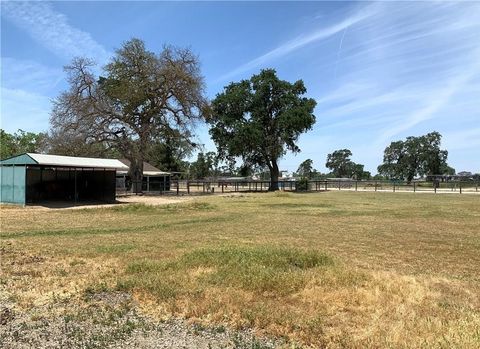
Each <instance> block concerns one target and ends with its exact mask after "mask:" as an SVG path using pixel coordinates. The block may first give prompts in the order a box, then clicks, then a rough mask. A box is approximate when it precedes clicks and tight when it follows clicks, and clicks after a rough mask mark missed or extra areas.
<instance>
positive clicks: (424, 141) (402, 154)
mask: <svg viewBox="0 0 480 349" xmlns="http://www.w3.org/2000/svg"><path fill="white" fill-rule="evenodd" d="M441 139H442V136H441V134H440V133H438V132H431V133H428V134H426V135H423V136H419V137H413V136H412V137H407V139H406V140H405V141H395V142H392V143H391V144H390V145H389V146H388V147H386V148H385V151H384V154H383V164H382V165H380V166H378V172H379V173H380V174H381V175H383V176H385V177H387V178H390V179H392V178H395V179H402V180H407V182H411V181H412V180H413V178H415V176H424V175H439V174H451V173H452V172H454V171H455V170H454V169H452V168H451V167H449V166H448V165H447V157H448V152H447V151H446V150H441V149H440V142H441Z"/></svg>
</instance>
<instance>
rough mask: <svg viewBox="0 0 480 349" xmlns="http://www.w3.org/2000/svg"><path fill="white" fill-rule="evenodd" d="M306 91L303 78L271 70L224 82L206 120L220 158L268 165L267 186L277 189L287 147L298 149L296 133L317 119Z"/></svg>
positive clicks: (298, 133)
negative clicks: (283, 77) (293, 79)
mask: <svg viewBox="0 0 480 349" xmlns="http://www.w3.org/2000/svg"><path fill="white" fill-rule="evenodd" d="M306 92H307V90H306V88H305V85H304V83H303V81H302V80H298V81H296V82H294V83H290V82H288V81H284V80H280V79H279V78H278V77H277V74H276V72H275V70H273V69H266V70H262V71H261V72H260V74H257V75H253V76H252V77H251V78H250V79H249V80H242V81H240V82H235V83H231V84H230V85H228V86H226V87H225V88H224V90H223V92H221V93H219V94H218V95H217V96H216V98H215V99H214V100H213V102H212V110H211V115H210V117H209V118H208V119H207V121H208V122H209V123H210V125H211V128H210V135H211V136H212V139H213V141H214V142H215V144H216V146H217V148H218V155H219V157H220V158H222V159H224V160H227V161H235V159H238V158H240V159H242V160H243V163H244V164H245V165H247V166H252V165H258V166H261V167H262V166H265V167H268V169H269V171H270V188H269V190H278V177H279V172H280V171H279V167H278V162H279V160H280V159H281V158H282V156H283V155H284V154H286V152H287V151H288V150H289V151H292V152H294V153H297V152H299V151H300V148H299V147H298V145H297V141H298V138H299V136H300V135H301V134H302V133H304V132H306V131H308V130H310V129H311V128H312V126H313V124H314V123H315V115H313V110H314V108H315V105H316V102H315V100H314V99H312V98H306V97H304V95H305V93H306Z"/></svg>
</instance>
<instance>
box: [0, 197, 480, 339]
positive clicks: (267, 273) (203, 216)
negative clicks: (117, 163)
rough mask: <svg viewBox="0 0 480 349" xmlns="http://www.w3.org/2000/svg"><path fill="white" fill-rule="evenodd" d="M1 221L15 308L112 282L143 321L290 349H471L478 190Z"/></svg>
mask: <svg viewBox="0 0 480 349" xmlns="http://www.w3.org/2000/svg"><path fill="white" fill-rule="evenodd" d="M1 218H2V222H1V223H2V226H1V235H0V236H1V239H2V240H1V263H2V266H1V267H2V268H1V280H0V281H1V282H0V284H1V286H2V289H3V290H4V292H5V293H7V294H8V296H9V299H11V300H12V301H13V302H15V306H16V307H17V308H18V309H25V310H27V309H32V308H35V307H42V306H45V305H48V304H54V305H55V307H58V309H62V310H59V311H64V309H70V308H71V307H73V306H74V305H75V307H79V308H81V307H82V306H83V304H84V303H85V302H86V300H85V298H86V297H85V295H92V294H95V293H98V292H107V293H108V292H119V291H121V292H125V293H128V294H131V295H133V297H134V299H135V300H136V301H137V302H138V304H139V307H140V310H141V312H142V313H144V314H148V315H149V316H152V317H153V318H160V319H165V318H168V317H172V316H173V317H179V318H187V319H190V320H191V321H193V322H195V323H197V324H199V325H202V326H226V327H227V328H253V329H254V330H255V332H256V333H257V334H258V335H265V336H273V337H282V338H284V339H285V340H286V341H287V343H289V344H288V347H291V346H292V345H296V346H305V347H309V346H311V347H329V348H383V347H391V348H454V347H457V348H478V347H480V197H478V196H468V195H464V196H460V195H437V196H434V195H433V194H432V195H430V194H423V195H415V194H399V193H396V194H393V193H360V192H358V193H353V192H326V193H315V194H295V193H288V194H287V193H269V194H245V195H232V196H210V197H203V198H197V199H195V200H194V201H190V202H185V203H181V204H172V205H166V206H146V205H138V204H137V205H136V204H132V205H125V206H120V205H119V206H116V207H113V208H100V209H80V210H35V209H28V208H27V209H19V208H7V207H2V210H1ZM59 304H60V305H61V306H59ZM39 309H40V308H39ZM72 309H73V308H72ZM75 309H76V308H75ZM39 316H41V314H39Z"/></svg>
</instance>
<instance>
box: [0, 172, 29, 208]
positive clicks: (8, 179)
mask: <svg viewBox="0 0 480 349" xmlns="http://www.w3.org/2000/svg"><path fill="white" fill-rule="evenodd" d="M25 176H26V168H25V166H0V202H4V203H11V204H21V205H25V197H26V192H25V191H26V185H25Z"/></svg>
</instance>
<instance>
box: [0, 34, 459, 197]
mask: <svg viewBox="0 0 480 349" xmlns="http://www.w3.org/2000/svg"><path fill="white" fill-rule="evenodd" d="M94 66H95V65H94V63H93V61H91V60H90V59H88V58H75V59H74V60H73V61H72V63H71V64H70V65H68V66H66V67H65V72H66V75H67V80H68V83H69V88H68V89H67V90H66V91H64V92H63V93H61V94H60V95H59V96H58V97H57V98H56V99H55V100H54V102H53V108H52V112H51V118H50V130H49V131H48V133H39V134H35V133H31V132H25V131H23V130H18V132H16V133H14V134H8V133H7V132H5V131H3V130H1V135H0V136H1V154H0V155H1V158H2V159H3V158H6V157H9V156H12V155H16V154H19V153H24V152H44V153H51V154H58V155H71V156H90V157H115V158H127V159H128V160H130V162H131V167H130V176H131V178H132V179H133V180H134V182H135V183H141V179H142V176H143V162H144V161H147V162H150V163H151V164H152V165H154V166H157V167H159V168H161V169H162V170H166V171H170V172H173V173H175V174H176V175H178V176H179V177H180V178H192V179H193V178H198V179H200V178H202V179H203V178H209V177H228V176H242V177H249V176H256V177H257V178H261V179H265V180H267V179H268V180H269V181H270V190H276V189H278V180H279V177H280V176H281V171H280V168H279V161H280V159H281V158H282V157H283V156H284V155H285V154H286V153H287V152H288V151H289V152H292V153H299V152H300V151H301V149H300V148H299V146H298V138H299V137H300V135H301V134H302V133H304V132H307V131H309V130H311V129H312V127H313V125H314V124H315V121H316V117H315V115H314V114H313V111H314V108H315V106H316V101H315V100H314V99H312V98H308V97H307V96H306V93H307V89H306V87H305V85H304V83H303V81H302V80H298V81H295V82H288V81H285V80H281V79H279V78H278V76H277V73H276V71H275V70H274V69H264V70H261V71H260V73H259V74H255V75H253V76H252V77H251V78H250V79H245V80H241V81H239V82H232V83H230V84H229V85H227V86H225V87H224V88H223V90H222V91H220V92H219V93H218V94H217V95H216V97H215V98H214V99H213V100H212V101H208V100H207V98H206V96H205V87H204V78H203V76H202V75H201V72H200V63H199V59H198V57H197V56H196V55H195V54H194V53H193V52H192V51H191V50H189V49H185V48H179V47H174V46H165V47H164V48H163V49H162V50H161V51H160V52H158V53H155V52H151V51H149V50H148V49H147V48H146V47H145V44H144V42H143V41H142V40H139V39H131V40H129V41H127V42H125V43H123V45H122V46H121V47H120V48H119V49H118V50H116V52H115V55H114V56H113V57H112V58H111V60H110V62H108V64H107V65H106V66H105V67H103V69H102V70H101V73H100V74H99V75H96V74H94V69H93V68H94ZM199 121H203V122H206V123H207V125H209V127H210V130H209V133H210V136H211V138H212V140H213V142H214V143H215V145H216V147H217V151H216V152H205V151H203V149H202V147H201V146H200V145H199V144H198V142H195V134H194V130H195V126H196V124H197V122H199ZM440 141H441V135H440V134H439V133H438V132H431V133H429V134H426V135H424V136H420V137H407V139H406V140H400V141H395V142H392V143H391V144H390V145H389V146H388V147H387V148H386V149H385V151H384V157H383V163H382V164H381V165H380V166H379V167H378V173H379V174H378V175H376V177H374V178H386V179H401V180H406V181H408V182H410V181H412V180H413V178H415V177H416V176H425V175H432V174H454V173H455V170H454V169H453V168H451V167H450V166H448V164H447V156H448V152H447V151H446V150H441V149H440ZM194 152H196V153H197V158H196V160H194V161H190V162H189V161H187V160H186V159H188V158H191V157H192V155H193V154H194ZM351 157H352V152H351V151H350V150H349V149H339V150H335V151H334V152H332V153H331V154H328V156H327V159H326V163H325V166H326V167H327V168H328V169H329V170H330V171H331V172H330V173H325V174H322V173H320V172H319V171H317V170H315V169H314V167H313V161H312V160H311V159H307V160H305V161H304V162H302V163H301V164H300V166H299V167H298V169H297V171H296V173H294V175H295V176H296V177H300V178H304V179H322V178H326V177H335V178H355V179H370V178H372V177H371V173H370V172H368V171H365V169H364V165H362V164H358V163H355V162H354V161H352V159H351ZM136 189H139V188H136Z"/></svg>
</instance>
